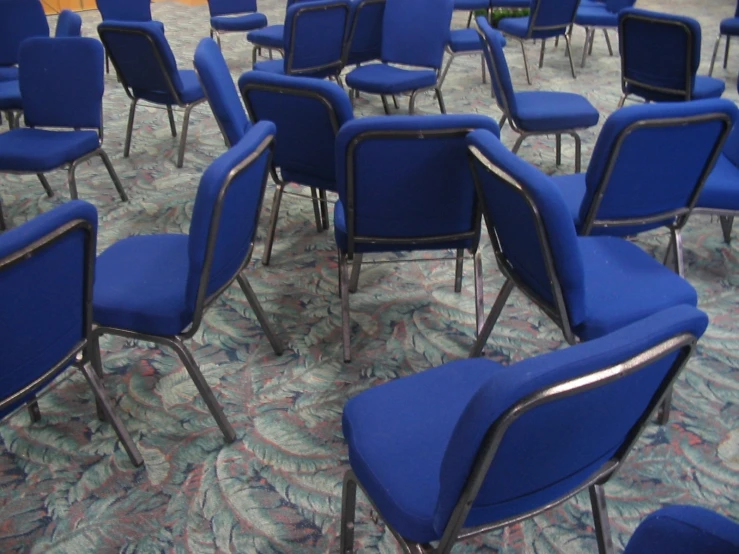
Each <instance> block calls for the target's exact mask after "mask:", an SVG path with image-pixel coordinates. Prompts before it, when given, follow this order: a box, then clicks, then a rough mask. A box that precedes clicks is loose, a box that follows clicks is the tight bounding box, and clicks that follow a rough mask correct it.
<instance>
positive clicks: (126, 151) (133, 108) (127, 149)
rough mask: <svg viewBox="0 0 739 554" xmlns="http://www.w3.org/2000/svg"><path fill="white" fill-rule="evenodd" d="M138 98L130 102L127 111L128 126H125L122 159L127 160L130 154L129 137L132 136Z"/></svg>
mask: <svg viewBox="0 0 739 554" xmlns="http://www.w3.org/2000/svg"><path fill="white" fill-rule="evenodd" d="M137 102H138V98H134V99H133V100H131V107H130V108H129V109H128V125H126V142H125V144H124V145H123V157H124V158H128V155H129V154H130V152H131V135H132V134H133V119H134V117H135V115H136V104H137Z"/></svg>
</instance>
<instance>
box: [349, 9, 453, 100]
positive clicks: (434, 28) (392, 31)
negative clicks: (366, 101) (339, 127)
mask: <svg viewBox="0 0 739 554" xmlns="http://www.w3.org/2000/svg"><path fill="white" fill-rule="evenodd" d="M453 1H454V0H387V1H386V3H385V13H384V14H383V20H382V48H381V57H380V60H381V63H373V64H368V65H363V66H361V67H358V68H356V69H353V70H352V71H350V72H349V73H348V74H347V76H346V83H347V86H348V87H349V88H351V89H354V90H357V91H360V92H366V93H370V94H379V95H380V97H381V98H382V105H383V107H384V108H385V113H389V112H390V109H389V107H388V104H387V98H386V96H387V95H396V94H404V93H410V104H409V109H408V111H409V113H411V114H412V113H414V109H415V103H416V97H417V96H418V94H419V93H421V92H424V91H427V90H433V91H434V92H435V94H436V98H437V100H438V101H439V109H440V110H441V112H442V113H446V108H445V106H444V97H443V96H442V94H441V88H440V87H439V82H438V81H439V76H440V74H439V72H440V70H441V64H442V61H443V58H444V48H445V47H446V44H447V43H448V42H449V32H450V31H449V25H450V24H451V20H452V10H453V8H454V4H453ZM393 64H402V65H403V66H406V67H398V66H397V65H393ZM408 66H410V67H408Z"/></svg>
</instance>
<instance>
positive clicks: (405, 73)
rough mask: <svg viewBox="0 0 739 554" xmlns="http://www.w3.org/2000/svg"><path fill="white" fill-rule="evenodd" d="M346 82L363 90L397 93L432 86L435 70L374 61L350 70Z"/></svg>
mask: <svg viewBox="0 0 739 554" xmlns="http://www.w3.org/2000/svg"><path fill="white" fill-rule="evenodd" d="M350 75H351V80H350V79H349V77H348V76H347V84H348V85H349V86H350V87H352V88H355V89H358V90H361V91H363V92H369V93H374V94H399V93H401V92H405V91H407V90H414V89H419V88H426V87H433V86H434V84H436V71H434V70H433V69H425V70H416V69H406V68H402V67H395V66H392V65H385V64H381V63H374V64H369V65H363V66H362V67H358V68H357V69H354V70H352V72H351V74H350Z"/></svg>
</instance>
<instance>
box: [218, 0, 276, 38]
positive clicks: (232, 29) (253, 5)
mask: <svg viewBox="0 0 739 554" xmlns="http://www.w3.org/2000/svg"><path fill="white" fill-rule="evenodd" d="M208 9H209V10H210V38H213V37H214V36H215V39H216V40H217V41H218V47H219V48H220V46H221V34H222V33H243V32H245V31H253V30H254V29H261V28H262V27H266V26H267V16H266V15H264V14H262V13H258V12H257V0H208Z"/></svg>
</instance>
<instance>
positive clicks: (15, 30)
mask: <svg viewBox="0 0 739 554" xmlns="http://www.w3.org/2000/svg"><path fill="white" fill-rule="evenodd" d="M48 36H49V22H48V21H47V20H46V14H45V13H44V7H43V5H42V4H41V2H39V1H38V0H2V1H0V82H2V81H15V80H17V79H18V52H19V50H20V46H21V43H22V42H23V41H24V40H26V39H27V38H31V37H48Z"/></svg>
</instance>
